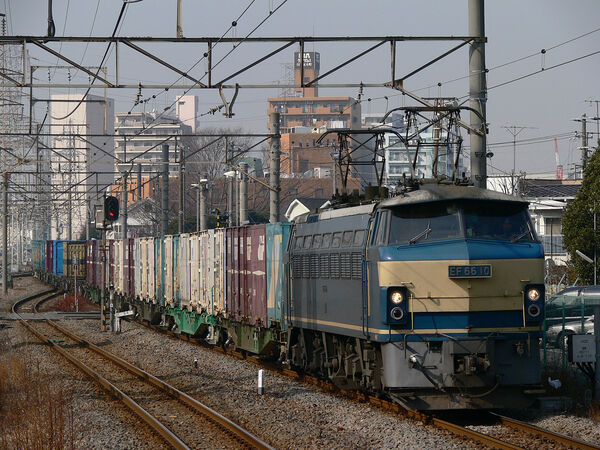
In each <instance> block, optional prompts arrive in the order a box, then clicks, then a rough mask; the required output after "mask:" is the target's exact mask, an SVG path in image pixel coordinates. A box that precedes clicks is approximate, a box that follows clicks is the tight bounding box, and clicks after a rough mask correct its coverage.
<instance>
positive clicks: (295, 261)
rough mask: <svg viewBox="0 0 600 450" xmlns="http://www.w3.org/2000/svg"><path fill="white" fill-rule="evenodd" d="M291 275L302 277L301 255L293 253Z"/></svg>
mask: <svg viewBox="0 0 600 450" xmlns="http://www.w3.org/2000/svg"><path fill="white" fill-rule="evenodd" d="M292 276H293V277H294V278H300V277H302V256H298V255H294V257H293V258H292Z"/></svg>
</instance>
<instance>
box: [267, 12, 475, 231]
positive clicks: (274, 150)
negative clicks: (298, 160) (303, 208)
mask: <svg viewBox="0 0 600 450" xmlns="http://www.w3.org/2000/svg"><path fill="white" fill-rule="evenodd" d="M482 1H483V0H482ZM269 122H270V126H269V133H270V134H271V136H272V137H271V142H270V145H269V147H270V148H269V156H270V158H269V160H270V171H269V185H270V186H271V190H270V193H269V197H270V202H269V222H271V223H275V222H279V190H280V187H279V166H280V157H281V152H280V150H281V136H280V135H279V113H278V112H272V113H271V114H269Z"/></svg>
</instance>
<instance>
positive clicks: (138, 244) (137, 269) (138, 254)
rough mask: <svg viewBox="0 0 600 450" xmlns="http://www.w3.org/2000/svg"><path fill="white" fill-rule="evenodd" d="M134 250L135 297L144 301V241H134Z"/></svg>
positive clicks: (137, 239) (138, 239)
mask: <svg viewBox="0 0 600 450" xmlns="http://www.w3.org/2000/svg"><path fill="white" fill-rule="evenodd" d="M133 245H134V250H133V260H134V261H135V264H133V272H134V279H135V283H134V294H133V297H135V298H138V299H140V300H141V299H143V298H144V296H143V294H142V273H143V272H142V268H143V266H142V241H141V239H140V238H136V239H134V244H133Z"/></svg>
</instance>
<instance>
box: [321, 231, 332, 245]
mask: <svg viewBox="0 0 600 450" xmlns="http://www.w3.org/2000/svg"><path fill="white" fill-rule="evenodd" d="M330 245H331V233H325V234H324V235H323V242H322V243H321V248H329V246H330Z"/></svg>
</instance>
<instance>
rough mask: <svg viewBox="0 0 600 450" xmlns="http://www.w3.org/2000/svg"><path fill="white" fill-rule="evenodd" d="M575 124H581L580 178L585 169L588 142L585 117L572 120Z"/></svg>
mask: <svg viewBox="0 0 600 450" xmlns="http://www.w3.org/2000/svg"><path fill="white" fill-rule="evenodd" d="M573 120H574V121H575V122H581V178H583V173H584V171H585V168H586V167H587V161H588V140H587V116H586V115H585V114H583V115H582V116H581V118H578V119H573Z"/></svg>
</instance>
